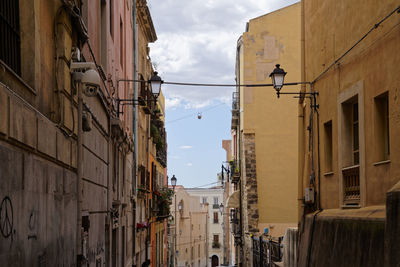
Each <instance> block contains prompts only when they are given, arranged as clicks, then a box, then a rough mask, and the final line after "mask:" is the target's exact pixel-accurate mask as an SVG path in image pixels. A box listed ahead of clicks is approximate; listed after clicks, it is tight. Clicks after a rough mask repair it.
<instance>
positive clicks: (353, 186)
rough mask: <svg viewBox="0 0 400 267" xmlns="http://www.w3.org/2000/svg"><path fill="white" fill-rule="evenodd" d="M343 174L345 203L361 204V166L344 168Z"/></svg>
mask: <svg viewBox="0 0 400 267" xmlns="http://www.w3.org/2000/svg"><path fill="white" fill-rule="evenodd" d="M342 174H343V204H344V205H346V206H359V205H360V166H359V165H356V166H351V167H347V168H344V169H342Z"/></svg>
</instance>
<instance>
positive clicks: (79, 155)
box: [76, 82, 83, 266]
mask: <svg viewBox="0 0 400 267" xmlns="http://www.w3.org/2000/svg"><path fill="white" fill-rule="evenodd" d="M77 86H78V147H77V149H76V150H77V164H76V165H77V183H76V194H77V202H76V216H77V218H76V219H77V229H76V255H77V266H81V265H82V260H83V258H82V256H83V255H82V234H81V228H82V217H81V212H82V211H81V208H82V195H81V193H82V192H81V190H82V173H83V165H82V164H83V162H82V158H83V157H82V143H83V142H82V141H83V140H82V139H83V131H82V113H83V100H82V84H81V82H78V83H77Z"/></svg>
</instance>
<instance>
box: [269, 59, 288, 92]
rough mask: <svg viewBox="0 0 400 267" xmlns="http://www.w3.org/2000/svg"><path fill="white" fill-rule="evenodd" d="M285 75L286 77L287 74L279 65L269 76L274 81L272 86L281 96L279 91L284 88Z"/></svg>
mask: <svg viewBox="0 0 400 267" xmlns="http://www.w3.org/2000/svg"><path fill="white" fill-rule="evenodd" d="M285 75H286V72H285V71H284V70H283V69H281V68H280V65H279V64H276V65H275V69H274V71H273V72H271V74H270V75H269V77H271V79H272V84H273V86H274V89H275V90H276V92H277V93H278V95H279V91H280V90H281V89H282V87H283V83H284V80H285Z"/></svg>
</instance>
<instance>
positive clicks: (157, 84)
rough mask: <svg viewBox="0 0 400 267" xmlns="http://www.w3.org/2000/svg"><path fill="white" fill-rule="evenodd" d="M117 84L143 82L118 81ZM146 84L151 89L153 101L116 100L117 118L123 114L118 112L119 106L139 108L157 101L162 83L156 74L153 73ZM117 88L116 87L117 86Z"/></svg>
mask: <svg viewBox="0 0 400 267" xmlns="http://www.w3.org/2000/svg"><path fill="white" fill-rule="evenodd" d="M119 82H145V81H142V80H127V79H121V80H118V83H119ZM147 83H148V84H149V85H150V89H151V93H152V94H153V97H154V99H146V100H143V99H120V98H117V99H116V102H117V116H119V115H120V114H122V113H123V112H122V111H120V105H121V104H122V105H124V106H125V105H132V106H139V105H141V106H142V105H146V101H147V102H149V101H154V102H156V101H157V98H158V96H159V95H160V91H161V84H163V83H164V81H163V80H162V79H161V77H160V76H158V72H157V71H155V72H154V75H153V76H152V77H151V78H150V80H148V81H147ZM117 87H118V86H117Z"/></svg>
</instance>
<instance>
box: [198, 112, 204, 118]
mask: <svg viewBox="0 0 400 267" xmlns="http://www.w3.org/2000/svg"><path fill="white" fill-rule="evenodd" d="M202 116H203V115H201V112H199V113H197V118H198V119H199V120H201V117H202Z"/></svg>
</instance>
